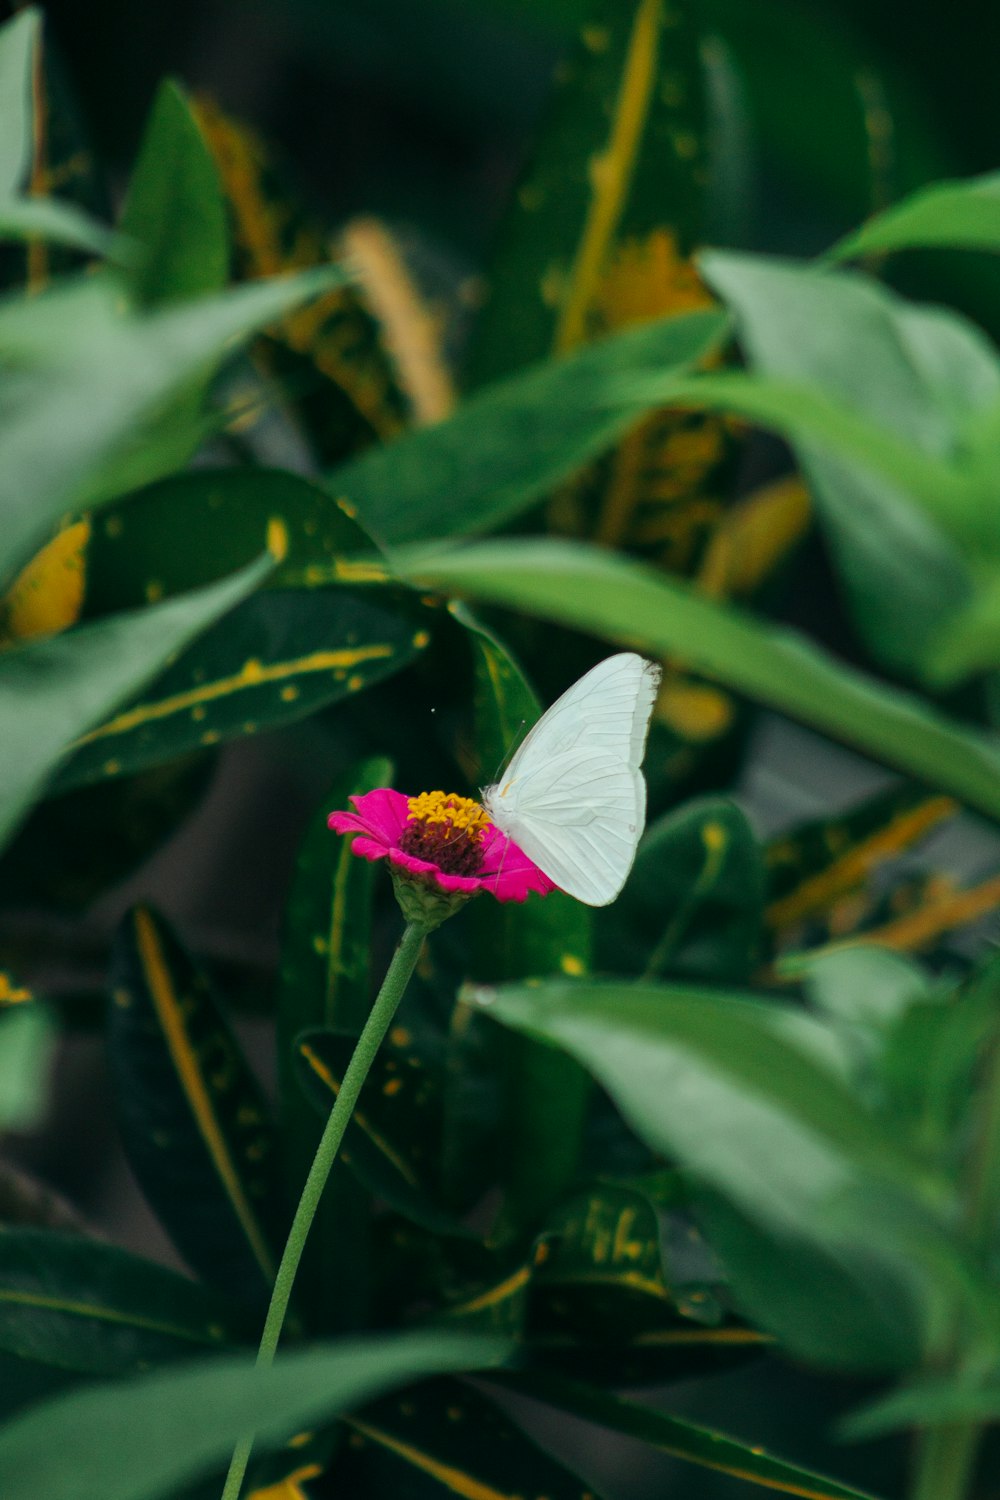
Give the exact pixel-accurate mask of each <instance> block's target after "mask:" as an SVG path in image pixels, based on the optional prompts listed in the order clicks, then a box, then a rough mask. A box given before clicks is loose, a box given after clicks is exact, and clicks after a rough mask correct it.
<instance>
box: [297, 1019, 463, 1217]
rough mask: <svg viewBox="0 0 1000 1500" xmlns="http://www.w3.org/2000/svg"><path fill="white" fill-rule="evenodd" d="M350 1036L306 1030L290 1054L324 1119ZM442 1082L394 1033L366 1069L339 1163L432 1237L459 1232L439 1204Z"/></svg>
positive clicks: (400, 1032) (401, 1032)
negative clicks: (368, 1068) (426, 1230)
mask: <svg viewBox="0 0 1000 1500" xmlns="http://www.w3.org/2000/svg"><path fill="white" fill-rule="evenodd" d="M355 1041H356V1038H355V1037H353V1036H343V1035H338V1034H337V1033H336V1032H332V1031H306V1032H305V1033H304V1034H303V1035H301V1036H300V1037H299V1038H298V1041H297V1044H296V1051H297V1056H298V1062H299V1078H300V1080H301V1083H302V1086H303V1087H304V1089H305V1090H306V1093H307V1094H308V1097H309V1098H310V1099H311V1100H312V1102H313V1105H314V1107H315V1108H316V1110H317V1113H318V1114H319V1116H320V1117H321V1118H323V1119H325V1118H326V1117H327V1116H328V1115H329V1113H330V1110H331V1108H332V1107H333V1102H334V1100H335V1099H336V1097H337V1094H338V1093H339V1091H340V1084H341V1080H342V1079H343V1076H344V1073H345V1071H346V1069H347V1065H348V1063H349V1062H350V1060H351V1056H352V1054H353V1052H354V1047H355ZM440 1131H441V1080H440V1077H436V1076H435V1074H434V1073H433V1072H432V1071H431V1070H430V1069H428V1068H427V1067H426V1066H423V1065H422V1061H421V1058H420V1056H419V1054H417V1053H416V1052H415V1051H414V1049H413V1045H412V1037H411V1036H410V1035H409V1033H408V1032H407V1031H406V1030H405V1028H403V1027H398V1026H397V1027H393V1029H392V1031H391V1032H390V1034H389V1036H388V1038H387V1039H386V1041H385V1042H384V1043H383V1044H382V1049H381V1051H380V1052H379V1055H378V1057H377V1058H376V1059H375V1062H374V1064H373V1065H372V1070H371V1072H370V1074H369V1076H368V1080H367V1082H366V1084H365V1091H364V1094H363V1095H362V1097H361V1100H360V1102H359V1106H358V1108H357V1109H356V1110H355V1111H354V1114H353V1115H352V1116H351V1123H350V1124H349V1125H348V1127H347V1132H346V1134H345V1136H344V1145H343V1148H342V1150H341V1152H340V1158H341V1160H342V1161H344V1162H346V1163H347V1165H348V1166H349V1167H350V1168H351V1169H352V1171H354V1172H356V1173H357V1174H358V1176H359V1177H360V1178H361V1180H362V1182H363V1183H364V1184H365V1186H366V1187H367V1188H368V1190H369V1191H370V1192H371V1193H373V1194H374V1195H375V1196H376V1197H378V1198H382V1199H384V1200H385V1202H386V1203H388V1204H389V1206H390V1207H391V1208H393V1209H395V1211H396V1212H397V1213H400V1214H403V1215H404V1217H405V1218H408V1219H410V1220H412V1221H413V1223H414V1224H419V1225H421V1226H422V1227H423V1228H425V1229H429V1230H431V1231H432V1232H434V1233H437V1234H459V1235H462V1234H465V1233H466V1232H467V1231H465V1230H464V1229H463V1227H462V1226H461V1224H460V1223H459V1221H458V1220H457V1218H456V1217H455V1215H454V1214H452V1213H451V1212H449V1210H448V1209H446V1208H445V1207H443V1206H442V1205H441V1203H440V1202H439V1199H440V1187H439V1184H438V1181H437V1167H438V1155H439V1151H438V1149H437V1148H438V1143H439V1140H440Z"/></svg>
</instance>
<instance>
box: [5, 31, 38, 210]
mask: <svg viewBox="0 0 1000 1500" xmlns="http://www.w3.org/2000/svg"><path fill="white" fill-rule="evenodd" d="M41 19H42V18H41V12H40V11H39V10H37V9H36V8H35V7H34V6H28V7H26V8H25V9H24V10H23V11H21V13H20V14H19V15H16V16H13V17H12V18H11V19H10V20H9V21H7V22H6V23H5V25H4V26H2V27H0V198H7V197H12V196H13V195H14V194H15V193H17V192H18V191H19V190H20V188H21V186H22V184H23V182H24V178H25V176H26V175H27V172H28V168H29V167H30V165H31V152H32V141H33V138H34V123H33V119H32V108H31V89H32V74H33V69H34V64H35V53H36V50H37V49H38V47H39V46H40V43H41Z"/></svg>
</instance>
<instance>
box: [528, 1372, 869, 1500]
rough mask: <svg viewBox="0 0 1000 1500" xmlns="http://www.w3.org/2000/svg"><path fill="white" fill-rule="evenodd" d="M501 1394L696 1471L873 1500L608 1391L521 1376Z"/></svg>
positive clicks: (835, 1497) (806, 1499)
mask: <svg viewBox="0 0 1000 1500" xmlns="http://www.w3.org/2000/svg"><path fill="white" fill-rule="evenodd" d="M502 1384H503V1387H504V1389H519V1390H522V1391H523V1392H524V1394H525V1395H530V1396H533V1397H535V1399H536V1400H538V1401H544V1402H545V1403H546V1405H548V1406H554V1407H555V1408H556V1409H557V1410H559V1411H565V1412H570V1413H571V1414H572V1415H573V1416H577V1417H582V1418H583V1419H584V1420H585V1421H588V1422H593V1423H595V1424H596V1425H597V1426H598V1427H603V1428H604V1429H605V1430H606V1431H609V1432H619V1433H622V1434H623V1435H625V1436H627V1437H634V1438H639V1439H640V1440H641V1441H642V1442H644V1443H648V1444H649V1445H650V1447H652V1448H655V1449H657V1450H658V1451H659V1452H660V1453H669V1454H670V1455H671V1456H672V1457H674V1458H680V1459H683V1460H684V1461H685V1462H687V1463H692V1464H695V1465H696V1466H697V1467H698V1468H704V1469H712V1470H714V1471H715V1472H717V1473H721V1474H730V1475H732V1477H733V1478H734V1479H742V1480H743V1481H744V1482H745V1483H748V1484H751V1485H758V1486H759V1487H760V1488H761V1489H765V1490H777V1491H779V1492H780V1493H781V1494H783V1495H799V1496H801V1497H802V1500H874V1497H873V1496H872V1495H870V1494H868V1493H867V1492H866V1491H864V1490H858V1489H854V1488H853V1487H852V1486H850V1485H845V1484H840V1483H839V1482H838V1481H837V1480H835V1479H829V1478H827V1477H826V1476H825V1475H823V1474H817V1473H815V1472H814V1471H813V1470H812V1469H802V1468H800V1467H799V1466H798V1465H797V1464H790V1463H786V1462H785V1461H784V1459H781V1458H777V1457H775V1455H774V1454H772V1453H768V1452H767V1451H766V1450H764V1449H762V1448H761V1447H759V1445H757V1444H753V1445H751V1444H749V1443H741V1442H739V1441H738V1440H737V1439H736V1438H731V1437H727V1436H726V1434H725V1433H722V1432H716V1431H714V1430H713V1429H712V1428H709V1427H701V1426H699V1425H698V1424H697V1423H694V1422H686V1421H684V1420H683V1419H682V1418H680V1417H673V1416H671V1415H670V1414H669V1413H668V1412H663V1411H656V1410H654V1409H652V1408H651V1407H648V1406H639V1405H638V1404H637V1403H636V1402H634V1401H623V1400H622V1399H621V1398H620V1397H618V1396H615V1395H612V1394H610V1393H609V1392H607V1391H602V1390H596V1389H595V1388H594V1387H593V1386H589V1385H584V1384H583V1383H582V1382H580V1381H578V1380H567V1379H565V1378H564V1377H562V1376H559V1375H549V1374H544V1373H539V1374H536V1373H534V1372H526V1373H523V1374H517V1375H514V1376H512V1377H510V1378H509V1379H508V1380H504V1381H503V1382H502Z"/></svg>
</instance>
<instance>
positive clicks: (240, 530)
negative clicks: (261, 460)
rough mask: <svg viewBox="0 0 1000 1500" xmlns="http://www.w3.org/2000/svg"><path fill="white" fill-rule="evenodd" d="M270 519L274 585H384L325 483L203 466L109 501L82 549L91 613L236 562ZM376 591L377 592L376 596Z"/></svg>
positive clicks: (367, 543)
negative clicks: (275, 546)
mask: <svg viewBox="0 0 1000 1500" xmlns="http://www.w3.org/2000/svg"><path fill="white" fill-rule="evenodd" d="M272 523H278V524H279V525H280V527H281V534H282V539H283V542H284V544H285V551H284V555H283V556H282V557H281V559H280V561H278V562H277V565H276V567H275V570H274V572H273V574H272V575H271V577H270V578H269V580H268V583H269V584H270V585H272V586H274V587H276V588H277V587H295V588H314V587H315V588H319V587H324V586H326V585H328V584H337V585H344V584H369V583H380V582H385V580H386V578H387V576H388V575H387V574H386V573H385V570H384V569H383V568H382V567H381V566H380V564H379V562H378V559H377V558H376V557H375V556H374V548H373V545H372V542H371V539H370V538H369V537H368V536H366V535H365V533H364V532H363V531H362V530H361V527H360V526H358V525H357V524H356V523H355V522H354V521H352V520H351V519H350V518H349V517H348V516H346V515H345V514H344V512H343V511H342V510H340V508H339V507H338V506H337V505H336V504H335V503H334V502H333V500H331V498H330V496H329V495H328V494H327V493H326V491H325V490H322V489H320V488H319V487H318V486H317V485H314V484H310V483H309V481H308V480H306V479H301V478H299V476H298V475H296V474H289V473H286V472H285V471H284V470H281V469H261V468H239V469H209V470H205V469H199V470H195V471H193V472H191V473H187V474H175V475H172V476H171V477H170V478H169V479H162V480H160V481H159V483H157V484H151V485H149V486H147V488H145V489H143V490H140V491H139V492H138V494H133V495H128V496H126V497H125V498H124V499H122V500H117V501H112V502H111V504H109V505H108V506H106V507H105V509H104V510H103V511H102V513H101V515H100V516H99V517H97V518H95V519H94V522H93V523H92V527H91V535H90V537H89V539H88V542H87V546H86V549H85V554H84V570H85V574H86V595H85V601H84V612H85V614H86V615H95V614H96V615H100V614H106V613H107V612H109V611H110V610H115V609H135V608H137V607H138V606H139V605H141V604H144V603H147V602H148V601H149V600H150V598H162V597H168V598H169V596H170V595H171V594H176V593H179V592H181V591H183V590H185V589H190V588H195V587H197V586H198V585H199V584H202V583H208V582H210V581H211V580H212V579H214V578H217V577H218V576H219V574H220V573H224V572H226V571H227V570H228V569H229V568H236V567H238V566H239V565H240V564H241V563H242V562H244V561H245V559H246V558H247V557H248V556H249V555H250V554H251V553H252V552H253V551H254V549H255V548H256V547H259V545H260V538H261V537H262V536H264V535H265V534H266V532H267V529H268V527H269V526H270V525H271V524H272ZM373 598H377V594H373Z"/></svg>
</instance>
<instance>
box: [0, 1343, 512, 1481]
mask: <svg viewBox="0 0 1000 1500" xmlns="http://www.w3.org/2000/svg"><path fill="white" fill-rule="evenodd" d="M503 1354H504V1347H503V1346H502V1345H498V1344H497V1342H496V1341H495V1340H493V1341H490V1340H483V1339H472V1338H461V1337H456V1336H454V1335H447V1334H440V1333H433V1334H426V1333H425V1334H416V1335H410V1336H408V1337H401V1338H395V1339H394V1338H369V1339H365V1340H357V1341H352V1342H345V1343H341V1344H330V1345H326V1346H325V1347H324V1346H320V1347H318V1348H314V1349H310V1350H307V1351H304V1352H297V1353H294V1354H284V1355H279V1356H278V1360H277V1363H276V1364H275V1365H274V1366H273V1367H272V1368H271V1369H269V1370H257V1369H255V1368H254V1361H253V1359H252V1357H250V1356H246V1357H244V1358H241V1359H233V1358H228V1359H215V1360H208V1361H204V1360H203V1361H201V1362H199V1363H197V1364H194V1365H188V1366H185V1367H184V1368H183V1369H178V1370H171V1371H169V1372H166V1373H163V1374H157V1375H151V1376H148V1377H147V1378H146V1379H144V1380H141V1381H138V1382H135V1383H133V1384H131V1385H128V1386H125V1385H122V1384H115V1385H100V1386H97V1387H89V1388H88V1389H86V1390H84V1391H77V1392H72V1393H70V1394H69V1395H66V1396H61V1397H57V1398H56V1399H55V1400H53V1401H48V1402H45V1403H44V1404H42V1405H40V1406H35V1407H33V1408H32V1410H31V1411H30V1412H27V1413H26V1414H25V1415H23V1416H20V1417H18V1418H16V1419H15V1420H14V1421H13V1422H11V1423H9V1424H8V1425H7V1426H6V1427H5V1428H4V1429H3V1431H2V1433H0V1492H2V1493H3V1495H4V1497H5V1500H38V1497H39V1496H40V1495H44V1496H45V1500H161V1497H166V1496H167V1495H171V1494H174V1493H175V1492H176V1491H177V1490H178V1489H179V1488H180V1487H181V1486H182V1485H184V1484H186V1483H189V1482H191V1481H193V1480H196V1479H199V1478H201V1477H202V1476H204V1475H206V1474H208V1473H209V1472H210V1471H211V1470H212V1469H214V1468H221V1466H222V1465H223V1464H224V1463H225V1462H226V1460H227V1458H228V1457H229V1454H230V1453H231V1451H232V1448H233V1445H234V1443H235V1442H236V1441H237V1440H238V1439H239V1438H241V1437H243V1435H244V1434H245V1433H246V1431H247V1429H248V1428H252V1429H255V1430H256V1442H257V1445H258V1446H259V1448H260V1449H261V1451H263V1450H266V1449H268V1448H274V1447H276V1446H278V1445H279V1444H280V1443H282V1442H283V1441H284V1440H285V1439H286V1438H288V1437H291V1436H292V1435H293V1434H294V1433H295V1432H296V1431H299V1430H301V1429H302V1428H303V1427H306V1426H308V1425H310V1424H313V1423H315V1422H317V1421H320V1420H322V1419H323V1418H329V1417H333V1416H335V1415H336V1414H337V1413H338V1412H341V1411H343V1410H345V1409H349V1408H351V1407H353V1406H358V1405H360V1404H361V1403H363V1402H365V1401H370V1400H371V1399H372V1398H373V1397H374V1396H376V1395H379V1394H380V1393H381V1392H383V1391H385V1390H386V1389H389V1388H391V1387H393V1386H396V1385H403V1384H405V1383H406V1382H407V1381H409V1380H413V1379H414V1378H416V1377H418V1376H421V1375H424V1374H433V1373H437V1372H441V1371H446V1370H455V1369H481V1368H484V1367H486V1366H488V1365H490V1364H493V1363H497V1362H498V1361H499V1360H500V1359H502V1358H503ZM220 1488H221V1480H220Z"/></svg>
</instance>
